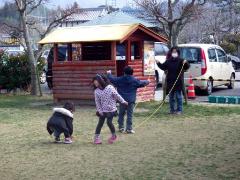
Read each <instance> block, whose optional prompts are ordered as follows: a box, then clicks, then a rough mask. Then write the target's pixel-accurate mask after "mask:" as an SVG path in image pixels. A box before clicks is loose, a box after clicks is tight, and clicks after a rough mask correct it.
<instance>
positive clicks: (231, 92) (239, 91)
mask: <svg viewBox="0 0 240 180" xmlns="http://www.w3.org/2000/svg"><path fill="white" fill-rule="evenodd" d="M236 80H240V72H236ZM162 94H163V93H162V90H161V88H159V89H158V90H157V91H156V93H155V100H157V101H159V100H161V99H162ZM212 95H214V96H221V95H222V96H240V82H235V88H234V89H228V88H227V87H226V86H219V87H216V88H214V89H213V93H212ZM194 101H197V102H207V101H208V96H205V95H200V94H198V95H197V97H196V99H195V100H194Z"/></svg>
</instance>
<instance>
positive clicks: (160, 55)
mask: <svg viewBox="0 0 240 180" xmlns="http://www.w3.org/2000/svg"><path fill="white" fill-rule="evenodd" d="M154 50H155V60H156V61H155V63H156V62H157V61H159V62H161V63H164V62H165V61H166V56H167V53H168V51H169V48H168V47H167V45H166V44H164V43H161V42H156V43H155V44H154ZM163 75H164V71H163V70H161V69H160V68H159V67H158V66H157V64H155V76H156V84H157V85H159V84H162V83H163V79H164V77H163Z"/></svg>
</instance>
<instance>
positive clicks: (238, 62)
mask: <svg viewBox="0 0 240 180" xmlns="http://www.w3.org/2000/svg"><path fill="white" fill-rule="evenodd" d="M228 58H229V60H230V61H232V65H233V68H234V69H235V70H238V69H240V58H238V57H237V56H233V55H231V54H228Z"/></svg>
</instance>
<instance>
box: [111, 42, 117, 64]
mask: <svg viewBox="0 0 240 180" xmlns="http://www.w3.org/2000/svg"><path fill="white" fill-rule="evenodd" d="M116 55H117V48H116V41H113V42H112V43H111V60H112V61H116Z"/></svg>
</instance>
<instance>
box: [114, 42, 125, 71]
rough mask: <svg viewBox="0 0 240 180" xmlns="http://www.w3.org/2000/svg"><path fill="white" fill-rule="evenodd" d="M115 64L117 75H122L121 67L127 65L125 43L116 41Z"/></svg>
mask: <svg viewBox="0 0 240 180" xmlns="http://www.w3.org/2000/svg"><path fill="white" fill-rule="evenodd" d="M116 50H117V52H116V61H117V62H116V65H117V76H122V75H123V69H124V67H125V66H126V65H127V58H126V57H127V56H126V45H125V43H121V44H120V43H117V47H116Z"/></svg>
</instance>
